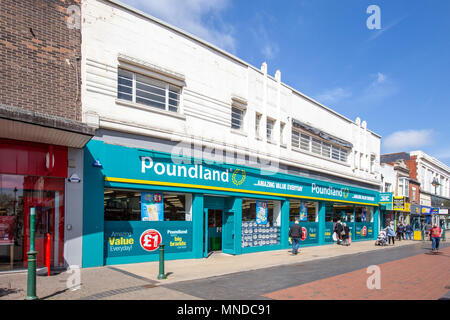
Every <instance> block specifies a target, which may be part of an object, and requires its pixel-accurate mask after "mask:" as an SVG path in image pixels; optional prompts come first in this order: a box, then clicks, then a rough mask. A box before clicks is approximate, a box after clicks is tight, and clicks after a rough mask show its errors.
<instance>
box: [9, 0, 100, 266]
mask: <svg viewBox="0 0 450 320" xmlns="http://www.w3.org/2000/svg"><path fill="white" fill-rule="evenodd" d="M79 19H80V1H79V0H52V1H47V0H23V1H1V2H0V59H1V61H2V64H1V65H0V238H1V239H2V240H0V271H3V270H10V269H17V268H23V267H25V266H26V252H27V250H28V248H29V243H28V242H29V241H28V234H29V214H30V212H31V211H35V212H36V217H37V226H36V232H37V233H36V250H37V251H38V252H39V253H38V257H37V258H38V266H42V265H43V264H44V261H45V258H46V257H47V256H50V257H51V264H52V266H63V265H64V264H66V262H67V261H65V259H64V252H65V251H66V250H68V246H70V239H71V238H72V237H73V236H72V235H71V234H70V230H65V228H64V220H65V217H67V214H68V213H69V212H70V213H72V214H74V215H76V214H77V212H78V211H77V210H79V208H78V207H79V205H77V204H76V203H75V200H74V198H71V196H70V195H72V194H73V195H77V194H80V192H81V190H82V183H70V182H69V180H70V181H77V182H78V181H79V180H78V179H77V177H78V176H79V177H81V176H82V171H83V168H82V148H83V147H84V146H85V144H86V143H87V142H88V141H89V140H90V138H91V137H92V136H93V134H94V129H93V128H92V127H89V126H87V125H85V124H82V123H81V94H80V93H81V75H80V68H81V65H80V63H81V30H80V23H79V22H80V20H79ZM70 177H71V178H72V179H67V178H70ZM33 208H34V209H33ZM47 235H49V236H50V240H47ZM48 241H50V244H51V246H50V248H51V249H50V251H45V250H44V247H45V245H46V244H47V242H48Z"/></svg>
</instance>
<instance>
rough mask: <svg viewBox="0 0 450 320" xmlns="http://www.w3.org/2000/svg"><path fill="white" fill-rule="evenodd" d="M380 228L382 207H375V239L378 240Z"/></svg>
mask: <svg viewBox="0 0 450 320" xmlns="http://www.w3.org/2000/svg"><path fill="white" fill-rule="evenodd" d="M379 228H380V207H375V210H374V212H373V239H374V240H375V239H377V237H378V232H379Z"/></svg>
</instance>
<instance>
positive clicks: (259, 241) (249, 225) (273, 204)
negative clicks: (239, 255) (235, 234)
mask: <svg viewBox="0 0 450 320" xmlns="http://www.w3.org/2000/svg"><path fill="white" fill-rule="evenodd" d="M257 201H258V202H259V206H258V209H260V208H261V207H264V206H267V207H266V208H267V223H266V224H258V222H257V221H258V220H257V204H256V202H257ZM259 217H260V216H259ZM280 226H281V203H280V201H266V200H252V199H243V200H242V243H241V245H242V248H247V247H260V246H267V245H276V244H279V243H280V231H281V230H280Z"/></svg>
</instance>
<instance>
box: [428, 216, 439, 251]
mask: <svg viewBox="0 0 450 320" xmlns="http://www.w3.org/2000/svg"><path fill="white" fill-rule="evenodd" d="M441 235H442V230H441V228H439V226H438V225H437V223H435V224H434V225H433V227H432V228H431V229H430V237H431V241H432V242H433V244H432V247H431V248H432V249H431V251H432V252H437V251H439V242H440V240H441Z"/></svg>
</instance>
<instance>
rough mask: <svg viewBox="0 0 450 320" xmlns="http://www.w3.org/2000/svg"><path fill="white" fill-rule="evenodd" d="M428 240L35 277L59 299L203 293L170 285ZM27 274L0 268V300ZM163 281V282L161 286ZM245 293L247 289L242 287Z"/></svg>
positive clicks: (41, 289)
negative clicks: (162, 275) (161, 277)
mask: <svg viewBox="0 0 450 320" xmlns="http://www.w3.org/2000/svg"><path fill="white" fill-rule="evenodd" d="M418 243H419V244H423V245H424V246H429V247H431V243H430V242H414V241H401V242H396V245H395V246H392V247H378V246H375V245H374V241H365V242H355V243H353V244H352V245H351V246H348V247H345V246H338V245H335V244H334V245H326V246H318V247H305V248H302V249H301V252H300V254H298V255H297V256H294V255H292V254H291V253H290V251H289V250H288V249H283V250H277V251H266V252H258V253H251V254H244V255H239V256H232V255H227V254H223V253H215V254H213V255H211V256H210V257H209V258H208V259H190V260H171V261H166V263H165V271H166V272H167V274H168V279H166V280H158V279H157V276H158V272H159V264H158V262H148V263H139V264H129V265H118V266H104V267H96V268H85V269H81V270H80V279H81V285H80V286H79V287H74V283H73V282H70V279H71V278H72V279H73V274H72V273H71V272H61V273H59V274H55V275H52V276H51V277H46V276H38V277H37V296H38V297H39V298H40V299H45V300H58V299H87V300H90V299H139V300H143V299H152V300H157V299H171V300H178V299H182V300H185V299H187V300H190V299H199V298H202V299H205V297H204V296H201V295H197V294H191V293H190V292H184V291H182V290H177V288H172V287H168V286H167V285H170V284H175V283H180V282H185V281H189V280H198V279H205V278H211V277H220V276H224V275H231V274H236V273H239V272H246V271H250V270H260V269H264V268H270V267H279V266H284V265H285V266H287V265H293V264H299V263H302V262H306V261H315V260H320V259H327V258H332V257H340V256H347V255H348V256H349V257H351V255H355V254H356V255H357V254H361V253H364V252H372V251H378V252H380V253H381V252H386V253H387V254H388V252H389V251H390V250H391V249H393V248H400V247H403V246H411V245H414V244H416V245H417V244H418ZM26 284H27V274H26V272H24V273H11V274H0V300H10V299H24V298H25V297H26ZM163 286H164V287H163ZM243 294H244V293H243Z"/></svg>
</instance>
